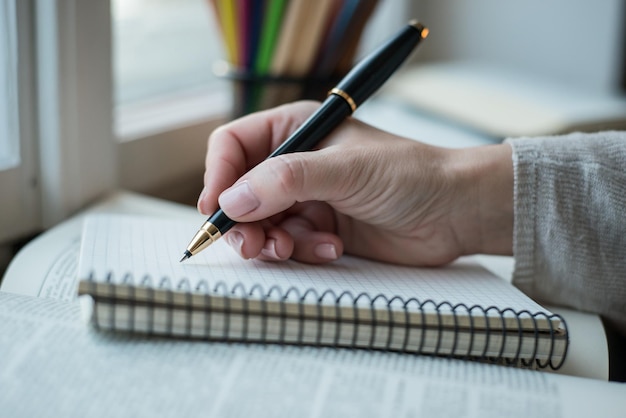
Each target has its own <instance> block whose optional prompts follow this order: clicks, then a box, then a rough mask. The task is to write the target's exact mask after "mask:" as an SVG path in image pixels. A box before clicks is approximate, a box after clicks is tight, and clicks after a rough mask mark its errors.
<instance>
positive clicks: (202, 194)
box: [196, 187, 209, 215]
mask: <svg viewBox="0 0 626 418" xmlns="http://www.w3.org/2000/svg"><path fill="white" fill-rule="evenodd" d="M208 193H209V191H208V190H207V188H206V187H205V188H203V189H202V192H200V196H199V197H198V203H197V205H196V206H197V207H198V210H199V211H200V213H202V214H204V215H207V213H205V211H204V204H203V201H204V198H205V197H206V195H207V194H208Z"/></svg>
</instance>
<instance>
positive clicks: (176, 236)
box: [78, 215, 549, 314]
mask: <svg viewBox="0 0 626 418" xmlns="http://www.w3.org/2000/svg"><path fill="white" fill-rule="evenodd" d="M198 227H199V225H197V224H196V223H193V222H191V223H190V222H184V221H170V220H162V219H161V220H159V219H154V218H148V217H132V216H114V215H109V216H106V215H104V216H98V215H94V216H92V217H89V218H87V219H86V221H85V225H84V229H83V241H82V246H81V255H80V261H79V272H78V274H79V277H80V278H81V279H86V278H88V277H90V275H92V274H93V275H94V277H95V278H96V279H97V280H99V281H102V280H105V279H106V278H107V277H109V278H111V280H112V281H113V282H117V283H120V282H122V281H123V280H129V279H130V280H131V282H134V283H136V284H139V283H141V282H142V281H144V280H145V278H146V277H149V278H150V281H151V283H153V284H158V283H161V282H162V281H164V280H165V281H166V282H167V286H170V287H171V288H172V289H174V288H176V286H177V284H178V283H179V282H180V281H181V280H182V279H183V278H184V279H187V280H188V281H189V285H190V286H189V287H190V288H192V289H193V288H195V287H196V286H197V285H198V284H199V283H200V282H201V281H202V280H204V281H206V282H207V283H208V285H209V286H208V287H209V288H214V287H215V286H216V285H217V284H218V283H219V282H223V283H224V284H226V287H227V288H228V289H231V288H233V287H234V286H235V285H236V284H237V283H241V284H243V287H244V288H245V289H246V290H247V291H250V289H251V288H252V287H253V286H254V285H256V284H258V285H261V286H262V288H263V289H264V290H265V292H269V291H270V290H271V288H272V287H275V286H277V287H279V288H280V292H277V293H279V294H285V293H286V291H287V290H288V289H289V288H295V289H297V290H298V293H299V294H300V295H303V294H304V293H305V292H306V291H307V289H314V290H315V291H316V294H317V295H318V296H319V295H321V294H322V293H323V292H325V291H332V292H333V293H334V296H332V297H329V298H327V300H328V301H329V302H331V303H333V304H334V303H335V300H336V297H337V296H339V295H341V294H342V293H343V292H350V294H351V295H352V296H353V297H356V296H357V295H360V294H362V293H365V294H367V295H369V296H370V297H372V298H373V297H375V296H376V295H385V297H386V299H387V300H389V299H391V298H393V297H394V296H400V297H402V298H403V299H404V300H408V299H410V298H416V299H417V300H419V301H420V302H425V301H427V300H432V301H433V304H432V306H435V305H438V304H441V303H447V304H449V305H450V306H454V305H457V304H462V303H463V304H466V305H467V306H468V307H470V306H473V305H480V306H482V307H485V308H487V307H490V306H497V307H499V308H501V309H504V308H511V309H513V310H515V311H523V310H527V311H529V312H532V313H534V312H540V311H543V312H547V313H548V314H549V312H548V311H547V310H546V309H544V308H542V307H541V306H540V305H538V304H537V303H535V302H534V301H533V300H532V299H530V298H529V297H528V296H526V295H525V294H523V293H522V292H521V291H519V290H518V289H516V288H515V287H513V286H512V285H511V284H509V283H506V282H505V281H503V280H501V279H500V278H498V277H496V276H495V275H493V274H492V273H490V272H488V271H487V270H486V269H484V268H483V267H482V266H480V265H479V264H478V263H476V262H474V261H471V260H469V259H461V260H459V261H457V262H455V263H453V264H451V265H449V266H446V267H441V268H415V267H407V266H399V265H393V264H385V263H378V262H375V261H370V260H366V259H362V258H356V257H351V256H343V257H341V258H340V259H339V260H337V261H335V262H333V263H329V264H326V265H308V264H303V263H298V262H295V261H292V260H289V261H286V262H264V261H258V260H242V259H241V258H240V257H239V256H238V255H237V254H236V253H235V252H234V251H233V250H232V249H230V248H229V247H228V245H227V244H226V243H225V242H224V240H218V241H217V242H216V243H214V244H213V245H212V246H210V247H209V248H207V249H206V250H204V251H202V252H200V253H199V254H197V255H195V256H194V257H192V258H190V259H189V260H186V261H185V262H183V263H180V262H179V259H180V257H181V254H182V253H183V251H184V250H185V248H186V246H187V244H188V242H189V240H190V239H191V237H192V236H193V235H194V234H195V232H196V230H197V228H198ZM362 300H363V303H369V299H368V298H367V297H364V298H362ZM345 301H346V303H352V298H349V297H348V298H346V299H345ZM380 303H381V304H384V303H385V300H384V299H381V300H380ZM442 309H446V306H443V307H442Z"/></svg>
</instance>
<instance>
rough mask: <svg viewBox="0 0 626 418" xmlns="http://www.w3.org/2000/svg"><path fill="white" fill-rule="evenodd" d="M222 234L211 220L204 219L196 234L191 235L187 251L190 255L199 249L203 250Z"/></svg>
mask: <svg viewBox="0 0 626 418" xmlns="http://www.w3.org/2000/svg"><path fill="white" fill-rule="evenodd" d="M221 236H222V233H221V232H220V230H219V229H217V227H216V226H215V225H213V224H212V223H211V222H209V221H206V222H205V223H204V224H202V226H201V227H200V229H199V230H198V232H196V235H195V236H194V237H193V239H192V240H191V242H190V243H189V245H188V246H187V251H189V253H191V255H196V254H197V253H199V252H200V251H202V250H204V249H205V248H206V247H208V246H209V245H211V244H213V243H214V242H215V241H217V240H218V239H219V238H220V237H221Z"/></svg>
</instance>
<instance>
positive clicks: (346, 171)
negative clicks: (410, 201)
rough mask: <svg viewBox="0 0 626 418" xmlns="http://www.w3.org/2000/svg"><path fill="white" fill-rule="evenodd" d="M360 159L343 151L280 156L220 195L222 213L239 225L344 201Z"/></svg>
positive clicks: (262, 165)
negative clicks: (304, 205)
mask: <svg viewBox="0 0 626 418" xmlns="http://www.w3.org/2000/svg"><path fill="white" fill-rule="evenodd" d="M359 165H360V163H359V161H358V159H351V161H347V158H346V156H345V155H343V153H342V152H335V151H334V150H320V151H315V152H305V153H294V154H285V155H280V156H277V157H274V158H271V159H269V160H266V161H264V162H262V163H261V164H259V165H258V166H256V167H255V168H253V169H252V170H250V171H249V172H248V173H247V174H245V175H244V176H243V177H242V178H241V179H240V180H239V181H238V182H237V183H236V184H235V185H233V186H232V187H230V188H228V189H226V190H225V191H224V192H223V193H222V194H221V195H220V196H219V204H220V207H221V208H222V210H224V212H225V213H226V214H227V215H228V216H229V217H230V218H231V219H234V220H236V221H238V222H253V221H258V220H261V219H265V218H269V217H270V216H273V215H275V214H277V213H280V212H282V211H284V210H287V209H289V208H290V207H292V206H293V205H294V204H295V203H298V202H307V201H325V202H333V201H335V200H341V199H342V198H343V196H344V194H345V193H346V191H349V190H350V189H351V178H353V174H355V173H358V171H359V167H358V166H359Z"/></svg>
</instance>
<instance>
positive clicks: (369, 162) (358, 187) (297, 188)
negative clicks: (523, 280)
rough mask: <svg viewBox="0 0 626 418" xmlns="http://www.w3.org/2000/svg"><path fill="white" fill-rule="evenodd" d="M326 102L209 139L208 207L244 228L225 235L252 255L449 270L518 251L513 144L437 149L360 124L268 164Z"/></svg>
mask: <svg viewBox="0 0 626 418" xmlns="http://www.w3.org/2000/svg"><path fill="white" fill-rule="evenodd" d="M317 106H319V104H318V103H315V102H298V103H294V104H289V105H284V106H281V107H278V108H275V109H271V110H268V111H264V112H259V113H255V114H252V115H249V116H246V117H243V118H241V119H238V120H236V121H233V122H231V123H229V124H227V125H224V126H222V127H220V128H218V129H217V130H215V131H214V132H213V134H212V135H211V137H210V138H209V148H208V152H207V157H206V172H205V175H204V184H205V187H204V189H203V191H202V194H201V195H200V198H199V200H198V209H199V210H200V212H202V213H204V214H207V215H208V214H210V213H213V212H214V211H215V210H216V209H217V203H218V201H219V205H220V207H221V208H222V210H223V211H224V212H225V213H226V215H228V216H229V217H230V218H231V219H233V220H236V221H237V222H239V223H238V224H237V225H235V226H234V227H233V228H232V229H231V230H230V231H229V232H228V233H226V234H225V236H224V239H226V241H227V242H228V243H229V244H230V245H231V246H232V247H233V248H235V249H236V250H237V251H238V252H239V254H240V255H241V256H242V257H244V258H257V257H258V258H261V259H265V260H284V259H288V258H294V259H296V260H299V261H303V262H307V263H323V262H328V261H332V260H334V259H336V258H338V257H339V256H340V255H341V254H342V253H344V252H346V253H350V254H354V255H357V256H362V257H367V258H372V259H377V260H381V261H386V262H391V263H400V264H409V265H440V264H445V263H447V262H450V261H452V260H454V259H455V258H457V257H459V256H460V255H464V254H473V253H491V254H511V252H512V231H513V168H512V162H511V149H510V147H509V145H507V144H499V145H492V146H485V147H477V148H469V149H464V150H451V149H446V148H439V147H433V146H429V145H425V144H422V143H420V142H417V141H413V140H410V139H405V138H401V137H398V136H395V135H392V134H390V133H387V132H383V131H380V130H378V129H375V128H373V127H371V126H368V125H366V124H364V123H362V122H360V121H358V120H356V119H353V118H348V119H347V120H346V121H345V122H344V123H342V124H341V125H340V126H339V127H338V128H337V129H335V130H334V131H333V132H332V133H331V135H329V136H328V138H326V139H325V140H324V141H322V142H321V143H320V144H319V149H317V150H313V151H309V152H302V153H292V154H285V155H280V156H277V157H274V158H271V159H268V160H265V158H266V157H267V155H269V154H270V153H271V151H272V150H274V149H275V148H277V147H278V146H279V145H280V144H281V143H282V142H283V141H284V140H285V139H286V138H287V137H288V136H289V134H291V133H292V132H293V131H294V130H295V129H296V128H297V127H298V126H300V125H301V124H302V123H303V122H304V120H305V119H306V118H307V117H308V116H309V115H311V114H312V113H313V112H314V111H315V109H316V108H317ZM264 160H265V161H264Z"/></svg>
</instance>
